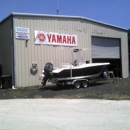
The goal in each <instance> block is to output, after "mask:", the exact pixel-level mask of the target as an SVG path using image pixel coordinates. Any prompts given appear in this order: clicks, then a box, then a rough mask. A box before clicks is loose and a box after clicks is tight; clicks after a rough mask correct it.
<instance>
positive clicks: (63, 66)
mask: <svg viewBox="0 0 130 130" xmlns="http://www.w3.org/2000/svg"><path fill="white" fill-rule="evenodd" d="M61 67H62V68H70V67H73V65H71V64H69V63H62V64H61Z"/></svg>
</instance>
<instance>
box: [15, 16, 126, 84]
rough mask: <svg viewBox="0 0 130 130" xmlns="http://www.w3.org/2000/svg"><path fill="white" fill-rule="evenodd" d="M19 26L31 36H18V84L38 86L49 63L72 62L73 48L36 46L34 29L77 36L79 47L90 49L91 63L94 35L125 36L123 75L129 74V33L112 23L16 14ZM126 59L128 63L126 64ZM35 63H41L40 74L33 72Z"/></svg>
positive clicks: (122, 38)
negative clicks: (111, 25)
mask: <svg viewBox="0 0 130 130" xmlns="http://www.w3.org/2000/svg"><path fill="white" fill-rule="evenodd" d="M14 26H15V27H25V28H29V30H30V39H29V41H28V42H27V43H26V41H25V40H19V39H14V43H15V73H16V86H31V85H38V84H40V81H39V80H38V77H39V75H40V74H41V72H42V70H43V68H44V65H45V63H46V62H48V61H50V62H53V64H54V66H60V61H70V55H69V53H68V52H67V53H66V51H64V50H68V49H71V48H70V47H65V48H66V49H64V50H62V48H61V49H60V47H53V46H47V45H35V43H34V31H35V30H39V31H46V32H57V33H64V34H74V35H77V39H78V47H79V48H89V50H88V51H87V53H86V60H90V62H91V60H92V59H91V42H92V41H91V40H92V36H99V37H108V38H109V37H112V38H121V46H122V51H121V52H122V53H121V54H122V59H123V60H122V66H123V69H122V70H123V73H122V74H123V77H124V78H125V77H127V76H128V69H127V68H128V48H127V32H126V31H123V30H120V29H119V30H118V29H116V28H112V27H109V26H105V25H102V24H98V23H95V22H91V21H87V20H85V19H77V18H61V17H59V18H57V17H53V18H52V17H51V18H49V17H45V16H44V17H35V16H34V17H33V16H15V17H14ZM124 61H125V63H124ZM32 62H36V63H37V65H38V73H37V74H36V75H31V74H30V66H31V63H32Z"/></svg>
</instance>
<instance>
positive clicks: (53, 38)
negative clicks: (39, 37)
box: [52, 35, 56, 43]
mask: <svg viewBox="0 0 130 130" xmlns="http://www.w3.org/2000/svg"><path fill="white" fill-rule="evenodd" d="M52 42H55V43H56V38H55V35H52Z"/></svg>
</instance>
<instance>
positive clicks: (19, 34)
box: [15, 27, 29, 39]
mask: <svg viewBox="0 0 130 130" xmlns="http://www.w3.org/2000/svg"><path fill="white" fill-rule="evenodd" d="M15 33H16V35H15V38H17V39H29V28H23V27H15Z"/></svg>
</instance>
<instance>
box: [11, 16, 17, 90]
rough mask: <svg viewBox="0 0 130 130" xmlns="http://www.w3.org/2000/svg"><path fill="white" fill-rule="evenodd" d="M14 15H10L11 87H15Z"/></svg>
mask: <svg viewBox="0 0 130 130" xmlns="http://www.w3.org/2000/svg"><path fill="white" fill-rule="evenodd" d="M14 30H15V27H14V17H13V15H12V29H11V33H12V34H11V35H12V36H11V40H12V41H11V42H12V89H16V83H15V43H14Z"/></svg>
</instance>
